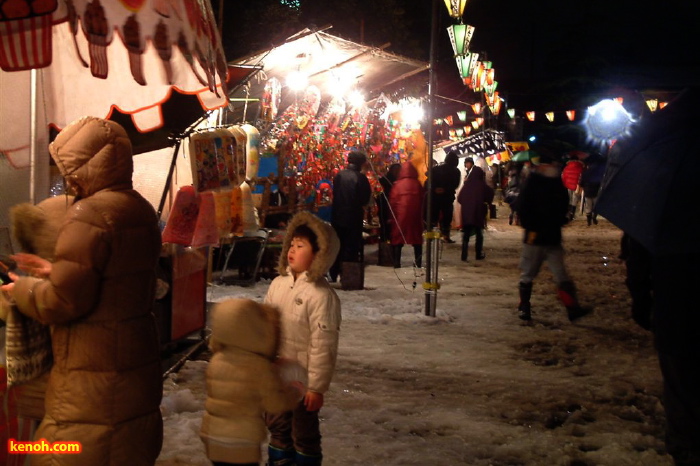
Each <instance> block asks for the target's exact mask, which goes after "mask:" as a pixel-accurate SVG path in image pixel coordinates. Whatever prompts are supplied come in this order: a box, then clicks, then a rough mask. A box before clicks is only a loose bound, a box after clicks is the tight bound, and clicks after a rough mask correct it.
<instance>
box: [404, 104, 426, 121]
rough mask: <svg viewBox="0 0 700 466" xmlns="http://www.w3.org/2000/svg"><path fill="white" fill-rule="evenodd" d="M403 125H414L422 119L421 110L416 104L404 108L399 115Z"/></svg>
mask: <svg viewBox="0 0 700 466" xmlns="http://www.w3.org/2000/svg"><path fill="white" fill-rule="evenodd" d="M401 115H402V117H403V120H404V123H408V124H416V123H418V122H419V121H421V120H422V119H423V109H422V108H421V106H420V105H418V104H412V105H408V106H406V107H404V109H403V112H402V113H401Z"/></svg>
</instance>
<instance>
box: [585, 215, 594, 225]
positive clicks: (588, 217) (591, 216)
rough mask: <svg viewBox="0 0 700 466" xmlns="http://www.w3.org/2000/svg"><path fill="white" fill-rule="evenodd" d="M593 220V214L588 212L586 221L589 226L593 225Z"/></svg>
mask: <svg viewBox="0 0 700 466" xmlns="http://www.w3.org/2000/svg"><path fill="white" fill-rule="evenodd" d="M592 221H593V214H586V223H587V224H588V226H591V222H592Z"/></svg>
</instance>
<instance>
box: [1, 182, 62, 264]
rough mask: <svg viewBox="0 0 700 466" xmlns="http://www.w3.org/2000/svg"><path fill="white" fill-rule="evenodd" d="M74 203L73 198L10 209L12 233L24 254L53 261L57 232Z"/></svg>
mask: <svg viewBox="0 0 700 466" xmlns="http://www.w3.org/2000/svg"><path fill="white" fill-rule="evenodd" d="M73 199H74V198H73V196H64V195H62V196H56V197H50V198H48V199H45V200H43V201H41V202H40V203H38V204H37V205H33V204H31V203H29V202H24V203H22V204H17V205H15V206H13V207H12V208H11V209H10V219H11V224H12V233H13V235H14V237H15V238H16V239H17V242H18V243H19V245H20V248H22V251H24V252H28V253H31V254H36V255H37V256H40V257H43V258H44V259H47V260H53V254H54V248H55V247H56V239H57V238H58V231H59V230H60V228H61V225H62V224H63V220H64V219H65V216H66V212H68V209H69V208H70V207H71V206H72V205H73Z"/></svg>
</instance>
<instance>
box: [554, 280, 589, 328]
mask: <svg viewBox="0 0 700 466" xmlns="http://www.w3.org/2000/svg"><path fill="white" fill-rule="evenodd" d="M557 295H558V297H559V300H560V301H561V302H562V304H564V307H566V313H567V315H568V317H569V321H571V322H574V321H575V320H578V319H580V318H581V317H583V316H585V315H587V314H590V312H591V311H592V309H591V308H589V307H581V305H580V304H579V303H578V299H577V298H576V287H575V286H574V283H573V282H561V283H560V284H559V291H558V293H557Z"/></svg>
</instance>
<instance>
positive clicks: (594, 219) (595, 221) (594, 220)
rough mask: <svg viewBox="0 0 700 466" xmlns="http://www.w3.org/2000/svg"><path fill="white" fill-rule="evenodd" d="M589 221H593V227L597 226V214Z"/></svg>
mask: <svg viewBox="0 0 700 466" xmlns="http://www.w3.org/2000/svg"><path fill="white" fill-rule="evenodd" d="M591 220H593V225H598V214H595V213H594V214H592V216H591Z"/></svg>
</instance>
